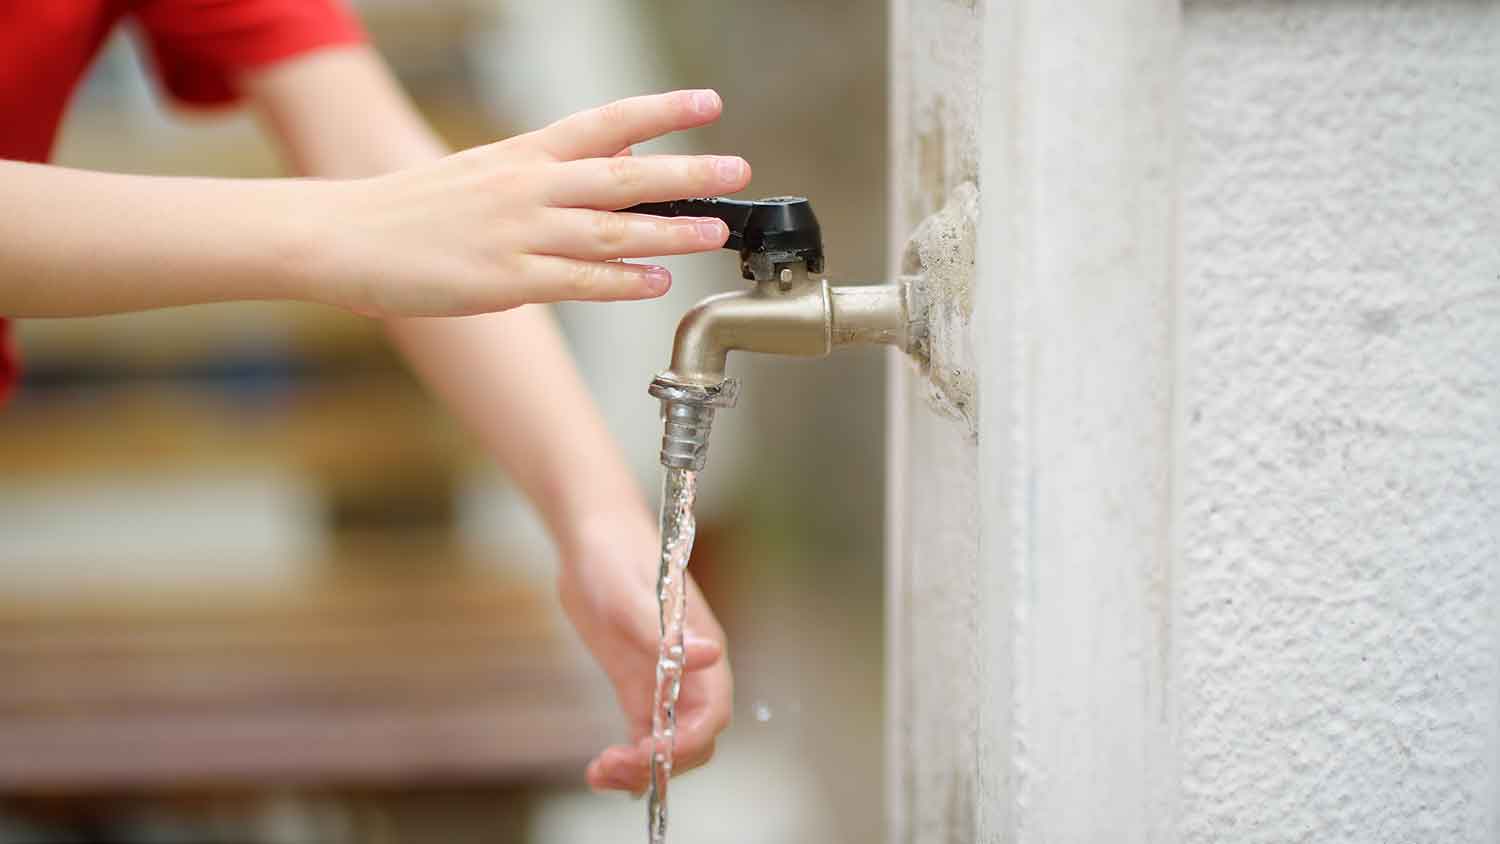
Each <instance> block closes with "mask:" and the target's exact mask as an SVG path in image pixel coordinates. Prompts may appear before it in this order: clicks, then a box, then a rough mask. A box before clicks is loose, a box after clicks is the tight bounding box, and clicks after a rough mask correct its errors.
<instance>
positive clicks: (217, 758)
mask: <svg viewBox="0 0 1500 844" xmlns="http://www.w3.org/2000/svg"><path fill="white" fill-rule="evenodd" d="M357 6H358V8H359V10H360V13H361V15H362V16H363V18H364V20H365V24H366V26H367V27H368V29H369V31H370V33H371V36H372V37H373V39H374V41H375V43H376V45H377V46H378V47H379V49H380V50H381V51H382V52H383V53H384V54H385V56H386V57H387V59H388V60H389V61H390V62H391V63H392V65H393V66H394V68H395V70H396V72H397V74H398V75H399V76H400V77H401V79H402V80H403V81H404V83H405V84H406V86H407V88H408V90H409V91H410V92H411V93H412V95H413V96H414V97H415V98H416V100H417V103H418V104H419V106H420V107H421V109H422V110H423V111H424V112H425V113H426V115H427V116H428V118H429V119H430V120H431V121H432V122H433V124H434V125H435V126H436V128H437V129H438V131H439V132H440V133H441V134H443V135H444V136H445V137H446V138H447V139H448V141H449V142H450V143H451V144H453V145H454V146H456V147H463V146H471V145H474V144H478V143H483V142H487V141H490V140H493V139H497V138H500V137H503V136H505V135H507V134H511V133H514V132H517V131H522V130H524V129H528V128H534V127H536V126H539V125H541V124H543V123H545V122H548V121H550V120H552V119H555V118H557V117H559V116H562V115H564V114H566V113H569V112H571V111H574V110H577V109H579V108H584V107H587V106H591V105H595V104H598V103H602V102H605V101H607V100H610V99H614V98H617V97H621V96H628V95H632V94H637V93H643V92H650V91H657V90H665V89H670V88H676V87H714V88H716V89H718V90H719V91H720V92H721V93H722V94H723V96H724V99H725V101H726V106H727V107H726V114H725V117H724V118H723V120H722V121H721V122H720V123H719V124H718V125H716V126H714V127H711V128H708V129H704V130H699V131H696V132H692V133H689V134H686V135H683V136H681V137H677V138H673V139H670V140H668V141H665V142H661V143H658V144H654V145H648V146H647V147H645V148H643V149H642V150H641V152H651V151H654V150H672V151H693V152H698V151H701V152H730V153H737V154H740V155H744V156H745V157H746V158H748V159H749V160H750V162H751V163H752V165H753V166H754V168H755V181H754V183H753V185H752V187H751V189H750V191H749V192H748V193H749V194H750V195H752V196H770V195H776V194H788V193H791V194H805V195H808V196H810V197H811V198H812V199H813V202H814V205H815V207H816V208H817V211H818V214H819V217H820V219H821V221H822V224H823V229H824V236H825V242H826V245H827V249H828V254H829V267H830V274H831V276H832V277H833V278H834V279H836V280H838V281H841V282H850V281H854V282H858V281H874V280H877V279H878V278H879V277H880V274H881V271H882V269H883V265H884V256H885V254H886V247H885V244H884V240H883V237H884V231H885V207H886V198H885V153H886V126H885V121H886V114H885V104H886V88H885V67H886V56H885V50H886V28H885V27H886V23H885V4H884V3H883V2H880V0H819V2H816V3H808V2H794V0H765V2H760V3H755V4H744V3H732V2H727V0H725V1H724V2H720V0H713V2H697V3H691V4H689V3H672V2H654V3H626V2H606V1H605V0H570V2H568V3H551V4H541V3H533V2H527V1H526V0H508V2H507V0H483V1H482V2H481V0H470V1H469V2H460V0H443V1H442V2H437V0H430V1H429V2H415V1H414V0H411V1H410V2H398V0H364V2H361V3H358V4H357ZM57 161H58V163H61V164H66V165H70V166H76V167H85V168H93V169H101V170H113V171H128V172H140V173H171V174H194V175H217V176H245V177H249V176H269V175H276V174H278V173H279V172H280V170H279V166H278V163H277V161H276V158H275V155H274V153H273V151H272V150H271V148H270V147H269V146H268V144H267V143H266V142H265V141H264V140H263V139H262V138H261V137H260V135H259V134H258V131H257V128H256V126H255V124H254V122H253V121H252V120H251V119H250V118H248V117H246V116H243V115H239V116H236V115H215V116H211V117H205V116H202V115H182V114H175V113H172V112H171V111H170V109H169V108H166V107H163V105H162V104H161V103H160V102H159V101H158V99H157V97H156V93H155V86H154V83H153V82H152V81H151V79H150V74H149V73H147V72H145V71H143V69H142V65H141V61H140V59H139V56H138V54H137V52H136V50H135V47H134V44H133V43H132V41H131V38H130V37H129V33H128V32H125V33H120V34H119V35H118V37H116V38H115V39H114V41H112V42H111V45H110V46H109V48H108V50H107V51H106V52H105V54H104V55H103V57H102V58H101V60H100V61H99V63H98V65H97V66H96V67H95V69H94V71H93V73H92V75H91V77H90V79H89V81H88V83H87V84H86V85H85V86H84V88H83V89H82V90H81V91H80V93H79V95H78V97H77V98H76V100H75V102H74V105H73V107H72V109H71V111H70V114H69V118H68V120H67V122H66V123H65V126H64V130H63V137H62V141H61V143H60V145H59V148H58V155H57ZM670 263H671V266H672V268H673V271H674V276H675V278H676V284H675V287H674V289H673V291H672V293H671V294H670V295H669V296H668V297H667V298H666V299H665V300H664V301H662V300H658V301H654V302H646V303H633V304H625V305H609V306H598V305H570V306H565V307H562V308H560V309H559V312H560V314H561V317H562V319H563V321H564V324H565V326H566V329H567V331H568V333H569V337H570V339H571V341H572V342H573V343H574V346H575V349H576V352H577V354H578V356H579V360H580V363H581V365H582V366H583V368H584V372H585V375H586V377H587V378H588V379H589V381H590V384H591V386H592V387H593V388H594V390H595V391H596V395H597V396H598V398H599V400H600V402H601V404H602V405H603V407H604V410H605V412H606V415H607V416H608V418H609V420H610V423H611V425H612V427H613V428H614V430H615V433H616V434H617V435H618V437H619V438H620V440H621V442H622V444H623V446H624V447H625V449H626V450H627V451H628V452H629V454H630V457H631V460H632V461H633V463H634V465H635V466H636V467H637V469H638V471H639V473H640V478H641V483H642V484H643V485H644V486H645V487H646V488H647V489H651V490H655V489H656V487H657V485H658V483H659V480H658V475H657V471H658V469H657V466H656V463H655V459H656V457H655V455H656V447H657V445H658V442H659V437H660V429H659V423H658V421H657V416H656V412H657V409H656V407H655V402H654V401H652V400H651V399H650V398H648V397H647V396H646V393H645V388H646V385H647V383H648V381H649V380H650V377H651V376H652V374H653V373H654V372H655V371H656V370H657V369H659V368H661V366H662V365H663V364H664V363H665V361H666V359H667V355H668V352H669V350H670V344H671V335H672V328H673V326H675V324H676V321H677V318H678V316H679V315H680V314H681V313H682V311H683V310H685V309H686V308H687V307H688V306H689V305H690V304H691V303H692V302H694V301H696V300H697V299H699V298H701V297H703V296H705V295H708V294H710V293H715V292H719V291H722V290H726V289H732V288H733V287H735V286H737V285H739V284H740V283H741V282H740V280H739V277H738V272H737V270H736V266H735V263H736V262H735V257H734V256H733V255H732V254H731V253H728V252H723V253H722V254H718V255H711V256H697V257H693V258H684V259H675V260H673V261H671V262H670ZM20 337H21V344H22V349H23V354H24V360H25V365H26V376H25V381H24V383H23V387H22V391H21V393H20V395H19V397H18V398H17V399H16V400H15V401H14V402H13V403H12V404H11V405H10V406H9V407H7V408H6V409H5V411H4V412H3V413H0V844H5V843H6V842H26V844H45V843H46V842H64V841H68V842H72V841H79V842H83V841H87V842H174V844H175V842H183V843H184V844H186V842H226V844H228V842H277V844H280V843H281V842H288V843H290V842H319V844H321V843H322V842H329V843H330V844H336V843H337V842H404V841H417V842H425V841H443V842H448V844H462V842H470V841H473V842H479V841H485V842H508V841H563V840H569V841H575V840H588V841H632V842H634V841H640V840H641V839H642V837H643V836H644V834H645V833H644V827H645V811H646V809H645V805H644V802H643V801H637V800H632V799H630V798H627V797H622V796H619V795H596V794H592V793H590V792H589V791H588V790H587V789H586V788H585V787H584V786H583V780H582V771H583V767H584V765H585V763H586V762H587V760H588V759H589V757H590V756H591V755H592V754H593V753H594V752H596V751H597V750H598V749H599V748H600V747H601V746H603V744H605V743H606V742H609V741H612V740H618V739H619V738H621V737H622V736H623V732H624V731H623V725H622V723H621V722H620V719H619V716H618V714H617V712H616V710H615V706H614V702H613V696H612V693H611V692H610V690H609V688H608V687H607V685H606V684H605V683H604V681H603V678H602V676H601V675H599V673H598V672H597V670H596V669H595V668H594V667H593V665H592V663H591V662H589V660H588V657H587V655H586V654H585V653H584V652H583V650H582V648H581V646H580V645H579V644H578V643H577V641H576V640H575V638H574V637H573V634H572V633H571V631H570V630H569V629H568V627H567V626H566V624H565V622H563V620H562V618H561V616H560V613H559V611H558V609H557V607H556V601H555V596H554V594H553V585H552V574H551V572H552V566H553V559H552V557H553V552H552V549H551V547H550V544H549V542H548V540H547V538H546V536H545V534H543V532H542V531H541V530H540V528H539V526H538V524H537V523H536V521H535V519H534V518H533V516H532V514H531V512H530V511H529V509H528V508H527V505H526V504H525V502H524V501H522V500H520V499H519V498H518V497H517V496H516V495H515V494H514V493H513V491H512V490H511V489H510V487H509V486H508V485H507V483H506V480H505V478H504V477H503V476H502V475H501V474H499V473H498V471H497V470H495V469H494V468H493V466H492V465H491V463H490V462H489V461H488V459H487V458H486V457H485V456H484V455H483V454H482V453H481V452H480V451H479V450H478V449H477V447H476V446H475V444H474V442H473V441H472V440H471V439H470V438H469V437H468V436H467V435H466V434H465V432H463V431H462V430H460V429H459V428H458V427H457V426H456V425H455V424H454V423H453V422H452V421H450V420H449V419H448V418H447V417H446V416H445V414H444V412H443V410H442V409H441V408H440V407H438V406H437V405H436V404H435V403H434V402H433V401H432V400H430V399H429V398H428V397H427V396H426V395H424V394H423V392H422V390H421V388H420V386H419V385H418V384H417V383H416V382H415V381H413V379H412V378H411V377H410V376H409V375H408V374H407V373H406V372H405V371H404V370H403V368H402V366H401V364H400V361H399V360H398V359H396V358H395V357H394V356H393V355H392V353H391V351H390V350H389V349H388V348H387V346H386V345H385V344H384V342H383V339H382V336H381V334H380V332H379V331H378V329H377V328H376V326H375V325H374V324H372V323H371V322H369V321H366V320H363V319H360V318H357V317H353V316H350V315H347V314H344V313H340V312H336V311H334V310H331V309H326V308H317V307H311V306H296V305H287V304H235V305H223V306H212V307H196V308H191V309H181V310H175V311H164V312H156V313H150V314H138V315H130V316H122V317H110V318H104V319H87V320H66V321H42V320H32V321H26V322H23V323H22V324H21V325H20ZM732 368H733V369H734V370H735V372H736V374H737V375H739V376H740V377H741V378H742V380H743V381H744V390H743V398H742V401H741V404H740V406H739V407H738V408H736V409H734V410H732V411H728V412H725V413H722V414H720V420H721V421H720V422H719V423H718V424H717V425H716V428H715V432H714V448H713V453H712V454H713V456H712V460H711V461H710V464H709V467H708V470H707V472H706V474H705V477H704V480H703V489H702V491H701V494H700V497H699V508H700V515H699V524H700V532H699V542H698V550H697V552H696V553H695V555H694V560H693V570H694V571H695V573H696V574H697V576H698V578H699V579H700V582H701V583H702V585H703V586H704V589H705V591H706V592H707V594H708V596H709V600H710V602H711V603H712V604H713V605H714V606H715V608H716V610H717V612H718V613H719V616H720V618H721V619H722V620H723V621H724V622H725V624H726V627H727V628H728V630H729V633H730V637H731V645H732V653H733V657H734V665H735V669H736V678H737V700H736V720H735V723H734V725H733V726H732V727H731V728H730V730H729V732H728V733H727V734H726V735H725V736H724V738H723V739H722V740H721V741H720V743H719V752H718V756H717V758H716V760H715V761H714V762H713V763H712V764H711V765H710V766H709V767H707V768H706V769H703V770H701V771H698V772H695V773H693V774H691V775H689V776H687V777H685V778H683V779H682V780H680V781H678V782H677V784H675V785H674V787H673V791H672V829H671V837H673V838H674V839H676V840H678V841H684V842H685V841H692V842H695V844H712V842H772V841H778V842H785V841H793V840H822V841H828V842H844V841H847V842H868V841H873V840H880V839H881V838H882V837H883V834H884V831H883V817H884V811H883V809H882V804H883V796H884V795H883V786H882V727H881V719H882V700H881V698H882V678H881V671H882V663H883V657H882V641H881V619H882V609H881V601H882V595H881V589H882V586H881V584H882V580H883V563H882V556H881V534H882V527H881V522H882V519H881V508H882V490H881V484H882V476H881V471H882V466H883V463H884V460H883V453H882V442H883V436H884V433H883V430H882V418H883V397H882V389H883V367H882V358H881V357H880V356H879V354H876V353H863V354H861V353H844V354H841V355H837V356H835V357H834V358H832V359H829V360H825V361H795V360H793V361H777V360H769V359H767V360H753V359H750V358H747V357H743V356H742V357H739V358H737V359H735V360H733V361H732ZM653 494H654V493H653Z"/></svg>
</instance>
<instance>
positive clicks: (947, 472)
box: [886, 0, 984, 842]
mask: <svg viewBox="0 0 1500 844" xmlns="http://www.w3.org/2000/svg"><path fill="white" fill-rule="evenodd" d="M891 14H892V26H893V27H894V28H895V29H896V32H893V37H892V40H891V50H892V70H893V77H894V78H893V82H892V88H893V90H892V100H891V115H892V116H891V120H892V125H893V126H898V127H903V128H902V129H901V130H900V131H898V132H895V133H893V137H892V147H891V158H892V162H893V163H892V167H891V173H892V181H891V190H890V195H891V201H892V204H893V207H892V209H891V233H890V235H891V236H890V242H891V243H892V254H891V255H890V258H889V266H890V267H891V271H892V272H893V273H895V272H898V271H899V270H900V268H901V266H902V263H903V260H911V259H913V258H915V259H920V258H921V257H922V255H923V254H924V253H926V255H927V258H928V260H934V259H935V260H934V262H935V263H942V262H943V261H942V257H941V256H940V255H934V254H933V252H932V250H933V249H934V248H937V247H938V242H939V241H941V240H943V239H944V238H942V237H941V234H942V233H943V232H951V231H953V230H955V228H959V229H961V228H962V226H961V225H960V226H957V227H955V226H952V225H941V223H942V222H943V221H944V220H946V219H949V218H952V217H961V216H962V215H960V214H955V213H951V212H953V211H957V210H958V209H959V207H960V206H962V205H963V204H964V203H963V202H962V201H960V202H959V203H957V204H954V203H953V202H952V200H953V197H954V194H955V192H959V193H960V194H961V193H963V192H964V191H965V189H966V188H965V186H967V190H968V191H969V192H972V185H973V182H974V180H975V179H976V178H977V175H978V157H977V147H976V132H977V130H978V125H979V124H978V118H979V110H978V106H979V74H980V66H979V61H980V50H979V26H978V21H979V17H978V16H979V10H977V9H976V8H975V4H974V3H973V2H938V3H932V2H923V0H912V2H905V0H896V2H894V3H893V4H892V10H891ZM961 199H962V197H961V196H960V200H961ZM950 205H952V209H951V210H950V213H949V214H948V215H945V216H943V217H940V218H937V219H934V220H933V221H932V222H931V223H929V224H928V225H926V226H923V225H922V223H923V221H924V220H928V219H929V218H931V217H932V216H933V215H935V214H939V213H940V212H942V210H943V209H944V208H945V207H949V206H950ZM918 229H922V230H925V231H927V232H928V233H929V236H927V237H924V238H922V241H923V242H921V243H912V244H911V248H908V244H907V241H908V238H909V237H911V235H912V234H913V233H914V232H915V231H917V230H918ZM968 236H969V238H970V239H972V234H969V235H968ZM968 247H969V248H968V250H967V251H968V252H969V254H970V255H971V256H972V251H973V250H972V243H970V244H968ZM942 275H943V276H944V279H945V280H946V282H947V283H946V290H947V294H948V295H946V296H945V297H944V301H943V303H942V305H941V306H940V309H941V314H940V319H941V320H942V322H943V325H944V329H943V330H942V331H941V332H940V336H939V337H938V338H936V342H937V344H938V347H937V348H935V349H934V350H933V357H934V358H935V359H936V360H937V361H938V364H937V365H938V366H939V367H949V368H950V370H951V369H953V368H957V367H959V366H963V365H965V364H967V365H968V366H969V367H970V368H971V367H972V362H971V361H969V352H968V349H969V345H968V336H967V333H968V332H967V328H966V322H967V317H968V313H967V311H968V309H969V305H968V304H967V303H961V300H962V299H964V298H966V297H964V296H962V295H961V292H962V290H963V289H964V288H965V287H966V286H967V284H969V283H970V282H971V281H972V268H971V267H970V268H968V269H965V268H963V267H948V268H947V269H946V270H945V271H944V272H943V273H942ZM966 276H968V278H966ZM950 374H951V371H950ZM970 377H972V375H971V376H970ZM958 380H962V379H961V378H960V379H958ZM890 384H891V389H890V391H889V403H890V423H889V428H888V430H889V432H890V436H891V437H892V438H893V441H892V449H891V454H892V457H891V461H890V464H889V466H888V469H887V475H886V477H887V485H888V486H887V495H888V510H889V513H890V514H891V518H890V519H888V525H889V527H890V533H889V535H888V537H887V548H888V549H889V561H890V564H889V567H888V572H887V574H888V588H887V595H888V599H887V617H888V624H887V660H888V662H889V667H890V670H889V671H888V674H887V676H888V678H889V684H888V686H887V695H886V717H887V723H888V724H889V732H888V743H889V747H888V750H887V758H888V759H890V760H892V762H891V770H890V788H889V790H888V799H887V802H888V806H889V813H890V815H891V826H890V829H891V833H890V834H891V836H892V840H897V841H933V842H942V841H969V840H973V837H974V829H975V800H976V799H977V794H978V788H979V786H978V776H979V766H978V765H977V764H976V762H975V759H976V742H977V736H976V733H977V729H978V723H977V718H978V707H979V688H978V683H979V677H980V669H979V666H978V662H979V659H980V657H979V654H978V652H977V650H976V649H975V647H974V644H975V641H976V639H977V636H978V632H977V631H978V629H979V628H978V625H979V614H980V612H982V611H983V609H984V607H983V603H982V601H981V599H980V597H979V595H978V594H977V584H976V581H975V578H976V577H977V574H978V571H979V569H978V565H977V560H978V545H979V532H980V527H979V518H980V511H979V494H978V489H977V483H978V467H979V461H978V446H977V442H976V440H975V437H974V436H973V430H972V425H971V422H970V421H967V420H966V419H965V418H964V417H963V415H962V414H961V413H956V412H953V409H952V408H944V407H943V406H942V404H941V402H942V401H943V399H942V391H939V390H935V389H934V388H933V386H932V384H933V382H932V381H930V380H929V379H927V378H925V377H923V376H922V375H920V374H918V373H917V372H916V371H915V370H914V368H913V367H912V366H911V365H910V364H909V363H908V362H907V361H905V360H897V359H894V358H893V360H892V363H891V380H890ZM907 525H910V526H912V527H913V528H914V529H913V530H910V531H907V530H904V527H906V526H907ZM898 760H899V761H898Z"/></svg>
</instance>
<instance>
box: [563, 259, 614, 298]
mask: <svg viewBox="0 0 1500 844" xmlns="http://www.w3.org/2000/svg"><path fill="white" fill-rule="evenodd" d="M608 280H609V268H608V267H607V266H605V265H604V264H601V263H590V262H579V263H575V264H572V265H571V268H570V269H569V271H568V279H567V287H568V291H569V294H570V295H571V296H572V297H573V298H578V299H585V298H588V297H590V296H595V295H598V294H599V293H600V292H602V291H603V290H604V288H605V287H606V286H607V285H608Z"/></svg>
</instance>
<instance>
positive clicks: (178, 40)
mask: <svg viewBox="0 0 1500 844" xmlns="http://www.w3.org/2000/svg"><path fill="white" fill-rule="evenodd" d="M132 13H133V14H134V16H135V18H136V20H137V21H138V22H139V23H140V25H141V28H142V29H143V30H144V32H145V36H146V41H147V43H148V44H149V46H150V50H151V54H152V56H153V58H154V59H155V62H156V67H157V72H158V73H159V74H160V76H161V81H162V85H163V86H164V87H165V88H166V89H167V92H168V93H170V94H171V95H172V96H173V97H174V98H175V99H178V100H181V101H182V102H185V103H188V104H190V105H218V104H222V103H228V102H232V101H234V100H236V99H238V98H239V93H240V92H239V90H238V89H237V87H236V85H235V81H236V79H237V78H238V77H239V75H240V74H241V73H243V72H245V71H247V70H252V69H254V68H258V67H264V66H266V65H270V64H274V63H276V62H278V61H281V60H283V59H289V58H292V57H293V56H297V55H300V54H302V53H307V52H311V51H313V50H317V49H319V48H322V47H331V46H336V45H343V44H358V43H362V42H363V41H364V40H365V36H364V31H363V29H361V28H360V25H359V21H358V19H357V18H355V16H354V13H353V12H351V11H350V10H349V9H348V7H346V6H345V5H344V3H343V2H342V0H142V2H139V3H137V4H136V5H135V7H134V8H133V10H132Z"/></svg>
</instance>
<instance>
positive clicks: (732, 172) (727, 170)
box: [715, 157, 745, 182]
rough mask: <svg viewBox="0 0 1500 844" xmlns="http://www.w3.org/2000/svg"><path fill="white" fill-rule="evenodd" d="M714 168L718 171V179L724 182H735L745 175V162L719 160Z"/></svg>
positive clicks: (729, 159) (728, 158) (730, 159)
mask: <svg viewBox="0 0 1500 844" xmlns="http://www.w3.org/2000/svg"><path fill="white" fill-rule="evenodd" d="M715 166H716V169H717V170H718V171H719V178H721V179H723V180H724V181H726V182H737V181H739V180H740V177H741V176H743V175H744V174H745V162H743V161H741V160H739V159H738V158H733V157H726V158H720V159H719V163H718V164H717V165H715Z"/></svg>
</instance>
